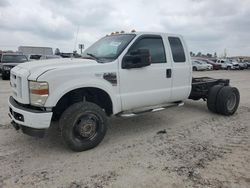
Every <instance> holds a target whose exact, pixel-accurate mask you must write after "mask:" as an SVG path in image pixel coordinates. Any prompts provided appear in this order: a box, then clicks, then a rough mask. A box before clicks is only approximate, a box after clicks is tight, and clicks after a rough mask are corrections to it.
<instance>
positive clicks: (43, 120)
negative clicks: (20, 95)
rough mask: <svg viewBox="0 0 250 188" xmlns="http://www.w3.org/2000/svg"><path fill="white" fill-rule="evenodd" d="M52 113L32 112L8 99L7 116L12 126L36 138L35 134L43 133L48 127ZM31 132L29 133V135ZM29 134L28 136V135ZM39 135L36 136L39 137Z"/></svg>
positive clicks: (12, 99)
mask: <svg viewBox="0 0 250 188" xmlns="http://www.w3.org/2000/svg"><path fill="white" fill-rule="evenodd" d="M52 114H53V113H52V112H47V111H40V110H34V109H30V108H27V107H23V106H21V105H20V104H18V103H17V102H16V101H15V100H14V98H13V97H10V98H9V116H10V118H11V120H12V125H13V126H14V127H15V128H16V129H18V128H21V129H22V130H23V132H24V133H26V134H28V135H31V136H36V134H33V133H36V132H44V131H45V130H46V129H48V128H49V127H50V122H51V118H52ZM30 132H31V133H30ZM29 133H30V134H29ZM39 135H40V134H37V136H39Z"/></svg>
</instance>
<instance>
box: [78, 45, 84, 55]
mask: <svg viewBox="0 0 250 188" xmlns="http://www.w3.org/2000/svg"><path fill="white" fill-rule="evenodd" d="M79 49H80V50H81V54H82V50H83V49H84V44H79Z"/></svg>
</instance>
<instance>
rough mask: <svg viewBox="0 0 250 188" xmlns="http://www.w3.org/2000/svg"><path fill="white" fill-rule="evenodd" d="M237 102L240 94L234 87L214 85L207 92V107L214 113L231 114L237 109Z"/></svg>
mask: <svg viewBox="0 0 250 188" xmlns="http://www.w3.org/2000/svg"><path fill="white" fill-rule="evenodd" d="M239 102H240V94H239V91H238V89H237V88H235V87H230V86H222V85H216V86H213V87H212V88H211V89H210V90H209V92H208V98H207V107H208V109H209V110H210V111H212V112H214V113H218V114H222V115H226V116H230V115H233V114H234V113H235V112H236V110H237V109H238V106H239Z"/></svg>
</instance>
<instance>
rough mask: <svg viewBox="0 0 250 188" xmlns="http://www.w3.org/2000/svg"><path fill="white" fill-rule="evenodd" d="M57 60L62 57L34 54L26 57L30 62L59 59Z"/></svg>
mask: <svg viewBox="0 0 250 188" xmlns="http://www.w3.org/2000/svg"><path fill="white" fill-rule="evenodd" d="M59 58H62V57H61V56H59V55H35V54H32V55H29V56H28V59H29V60H30V61H34V60H44V59H59Z"/></svg>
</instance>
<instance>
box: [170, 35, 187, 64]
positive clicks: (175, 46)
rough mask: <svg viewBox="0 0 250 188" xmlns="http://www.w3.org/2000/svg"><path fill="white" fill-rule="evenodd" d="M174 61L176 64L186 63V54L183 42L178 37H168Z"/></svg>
mask: <svg viewBox="0 0 250 188" xmlns="http://www.w3.org/2000/svg"><path fill="white" fill-rule="evenodd" d="M168 40H169V43H170V47H171V51H172V56H173V60H174V62H176V63H183V62H185V61H186V57H185V52H184V48H183V45H182V43H181V40H180V39H179V38H178V37H168Z"/></svg>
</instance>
